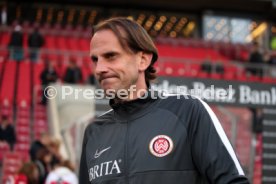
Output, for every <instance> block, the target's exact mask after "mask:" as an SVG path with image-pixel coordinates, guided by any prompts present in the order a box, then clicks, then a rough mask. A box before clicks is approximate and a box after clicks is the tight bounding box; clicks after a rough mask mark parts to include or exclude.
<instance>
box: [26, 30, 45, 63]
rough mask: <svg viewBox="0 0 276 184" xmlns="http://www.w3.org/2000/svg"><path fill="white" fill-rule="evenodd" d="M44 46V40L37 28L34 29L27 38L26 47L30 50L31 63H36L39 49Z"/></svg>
mask: <svg viewBox="0 0 276 184" xmlns="http://www.w3.org/2000/svg"><path fill="white" fill-rule="evenodd" d="M43 44H44V38H43V36H42V35H41V34H40V32H39V29H38V27H35V28H34V31H33V32H32V33H31V34H30V35H29V37H28V46H29V48H30V49H31V50H30V59H31V61H32V62H36V60H37V58H38V56H39V49H40V48H41V47H42V46H43Z"/></svg>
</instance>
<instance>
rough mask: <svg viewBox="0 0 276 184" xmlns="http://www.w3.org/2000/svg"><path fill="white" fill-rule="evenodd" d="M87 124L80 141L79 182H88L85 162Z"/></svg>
mask: <svg viewBox="0 0 276 184" xmlns="http://www.w3.org/2000/svg"><path fill="white" fill-rule="evenodd" d="M89 127H90V126H88V127H87V128H86V130H85V133H84V137H83V142H82V153H81V160H80V169H79V183H80V184H90V182H89V175H88V172H89V171H88V168H87V162H86V151H85V150H86V143H87V140H88V131H89Z"/></svg>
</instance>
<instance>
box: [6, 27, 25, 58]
mask: <svg viewBox="0 0 276 184" xmlns="http://www.w3.org/2000/svg"><path fill="white" fill-rule="evenodd" d="M22 47H23V33H22V28H21V26H20V25H16V26H15V28H14V31H13V32H12V35H11V40H10V43H9V48H10V53H11V57H12V59H14V60H16V61H21V60H22V59H23V49H22Z"/></svg>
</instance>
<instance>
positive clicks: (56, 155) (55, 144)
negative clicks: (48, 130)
mask: <svg viewBox="0 0 276 184" xmlns="http://www.w3.org/2000/svg"><path fill="white" fill-rule="evenodd" d="M60 144H61V142H60V140H58V139H55V138H52V139H51V140H50V142H49V144H48V145H47V147H48V149H49V151H50V152H51V154H52V160H51V166H52V167H54V165H56V163H60V162H62V160H63V158H62V156H61V154H60Z"/></svg>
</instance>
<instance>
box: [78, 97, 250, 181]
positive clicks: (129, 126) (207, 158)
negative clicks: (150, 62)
mask: <svg viewBox="0 0 276 184" xmlns="http://www.w3.org/2000/svg"><path fill="white" fill-rule="evenodd" d="M188 97H189V98H188ZM110 105H111V107H112V110H110V111H108V112H107V113H105V114H104V115H102V116H100V117H98V118H96V119H95V120H94V122H93V123H91V124H90V125H89V126H88V127H87V128H86V131H85V135H84V140H83V150H82V156H81V163H80V174H79V182H80V184H88V183H93V184H202V183H216V184H228V183H235V184H238V183H239V184H245V183H249V182H248V180H247V178H246V177H245V176H244V173H243V170H242V168H241V166H240V164H239V161H238V160H237V157H236V155H235V153H234V151H233V149H232V147H231V145H230V143H229V141H228V139H227V137H226V135H225V133H224V131H223V129H222V127H221V125H220V123H219V121H218V119H217V117H216V116H215V114H214V113H213V111H212V110H211V109H210V107H209V106H208V105H207V104H206V103H205V102H203V101H201V100H200V99H193V98H192V97H190V96H185V97H184V96H182V97H181V98H180V99H179V97H177V96H169V97H168V98H166V99H163V98H158V99H153V98H151V97H148V98H146V99H136V100H133V101H130V102H124V103H116V104H115V103H114V102H113V101H112V100H111V101H110Z"/></svg>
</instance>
